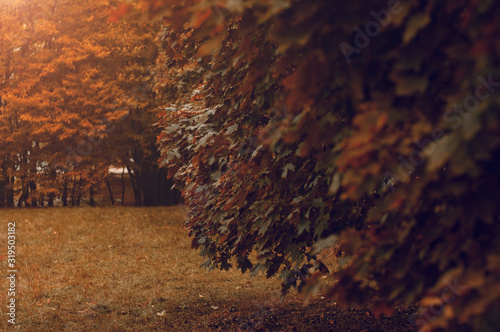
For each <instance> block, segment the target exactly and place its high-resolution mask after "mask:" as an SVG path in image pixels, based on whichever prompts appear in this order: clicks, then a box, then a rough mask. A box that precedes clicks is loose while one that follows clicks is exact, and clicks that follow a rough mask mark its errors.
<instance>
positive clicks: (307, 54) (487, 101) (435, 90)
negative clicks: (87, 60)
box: [150, 0, 500, 330]
mask: <svg viewBox="0 0 500 332" xmlns="http://www.w3.org/2000/svg"><path fill="white" fill-rule="evenodd" d="M150 11H151V13H154V14H157V15H164V16H165V17H166V21H167V22H168V24H166V25H165V29H164V33H163V35H162V36H161V38H160V45H161V49H162V52H161V54H160V56H159V58H158V71H157V90H158V93H159V94H161V95H162V96H163V98H164V100H165V107H164V108H162V110H161V111H160V117H161V119H160V124H161V126H162V127H163V128H164V130H163V133H162V135H161V136H160V138H159V141H160V145H161V146H160V148H161V151H162V156H163V157H162V162H163V163H164V164H168V165H169V167H171V170H172V171H171V174H170V175H171V176H173V177H174V178H175V179H176V180H178V183H179V184H180V185H183V186H184V187H183V190H184V197H185V199H186V202H187V204H188V206H189V208H190V213H189V220H188V221H187V227H188V229H189V230H190V234H191V235H192V236H193V237H194V238H193V247H195V248H200V249H201V253H202V255H204V256H206V257H207V258H208V259H207V262H206V265H207V266H210V267H212V268H214V267H218V268H226V269H227V268H229V266H230V262H229V261H230V259H234V262H235V263H236V266H237V267H238V268H239V269H241V270H242V271H243V272H245V271H247V270H251V271H253V272H258V271H261V270H263V271H265V272H266V273H267V275H268V276H271V275H274V274H277V273H280V274H281V276H282V277H283V279H284V284H285V288H286V287H289V286H291V285H294V284H295V281H296V280H297V278H298V279H300V278H301V277H302V278H303V277H304V276H306V275H307V274H308V271H309V270H310V268H312V267H316V268H317V269H319V270H321V271H322V272H325V268H324V266H322V263H321V262H319V261H316V260H315V258H316V257H315V253H316V251H317V250H315V249H317V247H318V246H319V245H318V243H319V244H321V243H324V241H321V240H322V239H325V238H329V239H332V235H339V236H340V239H341V241H342V242H341V246H342V250H343V251H344V252H345V253H346V255H347V256H346V257H347V258H349V259H350V260H349V262H348V263H347V264H346V265H344V266H343V268H342V269H341V271H340V272H339V273H338V274H337V275H336V277H337V278H338V283H336V285H335V287H333V288H332V289H331V291H330V293H331V295H335V296H336V297H337V298H338V299H339V301H341V302H344V303H353V302H356V303H365V302H367V301H369V300H371V299H373V298H375V299H377V300H378V301H379V302H380V303H379V305H378V306H377V307H376V310H375V311H377V312H387V313H388V312H390V311H391V309H390V308H392V307H393V306H394V305H396V304H401V303H402V304H407V305H408V304H412V303H415V302H417V301H420V300H421V303H422V305H423V306H424V307H426V308H427V310H428V311H427V312H423V313H422V316H421V317H420V318H418V319H417V318H416V317H415V318H414V323H415V324H416V325H419V326H421V327H422V328H423V329H424V330H429V329H432V328H436V327H439V326H446V325H447V323H448V321H449V320H452V319H456V318H458V319H460V320H461V321H467V322H474V323H475V324H476V327H477V328H478V329H480V328H481V329H483V330H484V329H485V326H489V328H490V329H494V328H495V326H497V325H498V322H495V320H494V317H495V314H496V313H497V312H498V305H499V303H498V298H499V294H500V283H499V282H498V280H499V276H500V254H499V253H500V251H499V250H498V249H499V247H500V244H499V242H498V240H497V238H498V237H497V235H498V234H499V226H498V219H499V216H500V214H499V210H498V209H499V206H500V204H499V196H498V192H499V184H500V182H499V177H498V165H499V161H500V160H499V158H500V149H499V145H500V137H499V135H498V130H499V115H498V103H500V98H499V96H500V95H499V94H498V91H497V90H498V87H499V86H500V83H497V82H500V73H498V59H499V53H500V47H499V44H498V40H499V39H498V37H499V35H498V34H499V31H500V30H499V29H498V28H499V24H500V23H499V22H498V21H497V20H495V18H496V17H497V16H498V15H499V14H500V6H498V5H497V4H496V3H494V2H492V1H487V0H482V1H481V0H480V1H472V0H469V1H467V0H463V1H457V2H449V3H444V2H436V1H412V2H406V1H404V2H398V1H389V2H387V1H370V2H368V1H357V2H347V1H341V2H338V1H336V2H334V1H326V0H325V1H321V0H314V1H291V0H289V1H286V0H285V1H272V2H270V1H262V0H260V1H252V2H251V3H248V2H229V1H228V2H224V1H223V2H217V3H216V4H212V2H210V1H205V0H200V1H186V2H185V4H184V6H172V7H170V6H166V5H164V6H158V3H156V2H155V5H154V6H153V5H151V7H150ZM186 22H189V24H186ZM457 105H458V106H457ZM315 244H316V245H315ZM251 252H256V253H257V257H256V261H254V262H251V259H250V258H251V255H250V254H251ZM366 281H371V282H369V283H367V282H366ZM299 284H300V285H302V284H303V283H299ZM480 324H483V325H482V327H481V326H480Z"/></svg>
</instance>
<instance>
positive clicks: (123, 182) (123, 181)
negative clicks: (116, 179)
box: [122, 166, 125, 206]
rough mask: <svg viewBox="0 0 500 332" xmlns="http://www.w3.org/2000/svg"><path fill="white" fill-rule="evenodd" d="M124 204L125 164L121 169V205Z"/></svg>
mask: <svg viewBox="0 0 500 332" xmlns="http://www.w3.org/2000/svg"><path fill="white" fill-rule="evenodd" d="M123 204H125V166H123V169H122V206H123Z"/></svg>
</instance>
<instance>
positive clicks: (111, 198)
mask: <svg viewBox="0 0 500 332" xmlns="http://www.w3.org/2000/svg"><path fill="white" fill-rule="evenodd" d="M106 186H107V187H108V191H109V199H110V200H111V205H115V198H114V197H113V190H111V184H110V183H109V180H108V178H106Z"/></svg>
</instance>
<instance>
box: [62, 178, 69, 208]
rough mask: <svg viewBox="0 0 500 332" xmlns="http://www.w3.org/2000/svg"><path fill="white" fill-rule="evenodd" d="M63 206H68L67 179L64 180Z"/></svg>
mask: <svg viewBox="0 0 500 332" xmlns="http://www.w3.org/2000/svg"><path fill="white" fill-rule="evenodd" d="M62 204H63V206H68V180H67V179H66V178H64V184H63V194H62Z"/></svg>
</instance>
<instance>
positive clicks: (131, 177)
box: [127, 165, 139, 206]
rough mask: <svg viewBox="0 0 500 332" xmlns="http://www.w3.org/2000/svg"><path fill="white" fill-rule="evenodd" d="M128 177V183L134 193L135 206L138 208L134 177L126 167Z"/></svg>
mask: <svg viewBox="0 0 500 332" xmlns="http://www.w3.org/2000/svg"><path fill="white" fill-rule="evenodd" d="M127 171H128V175H129V176H130V182H131V183H132V190H133V191H134V200H135V206H139V193H138V192H137V186H136V181H135V177H134V175H133V174H132V172H131V170H130V166H128V165H127Z"/></svg>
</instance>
